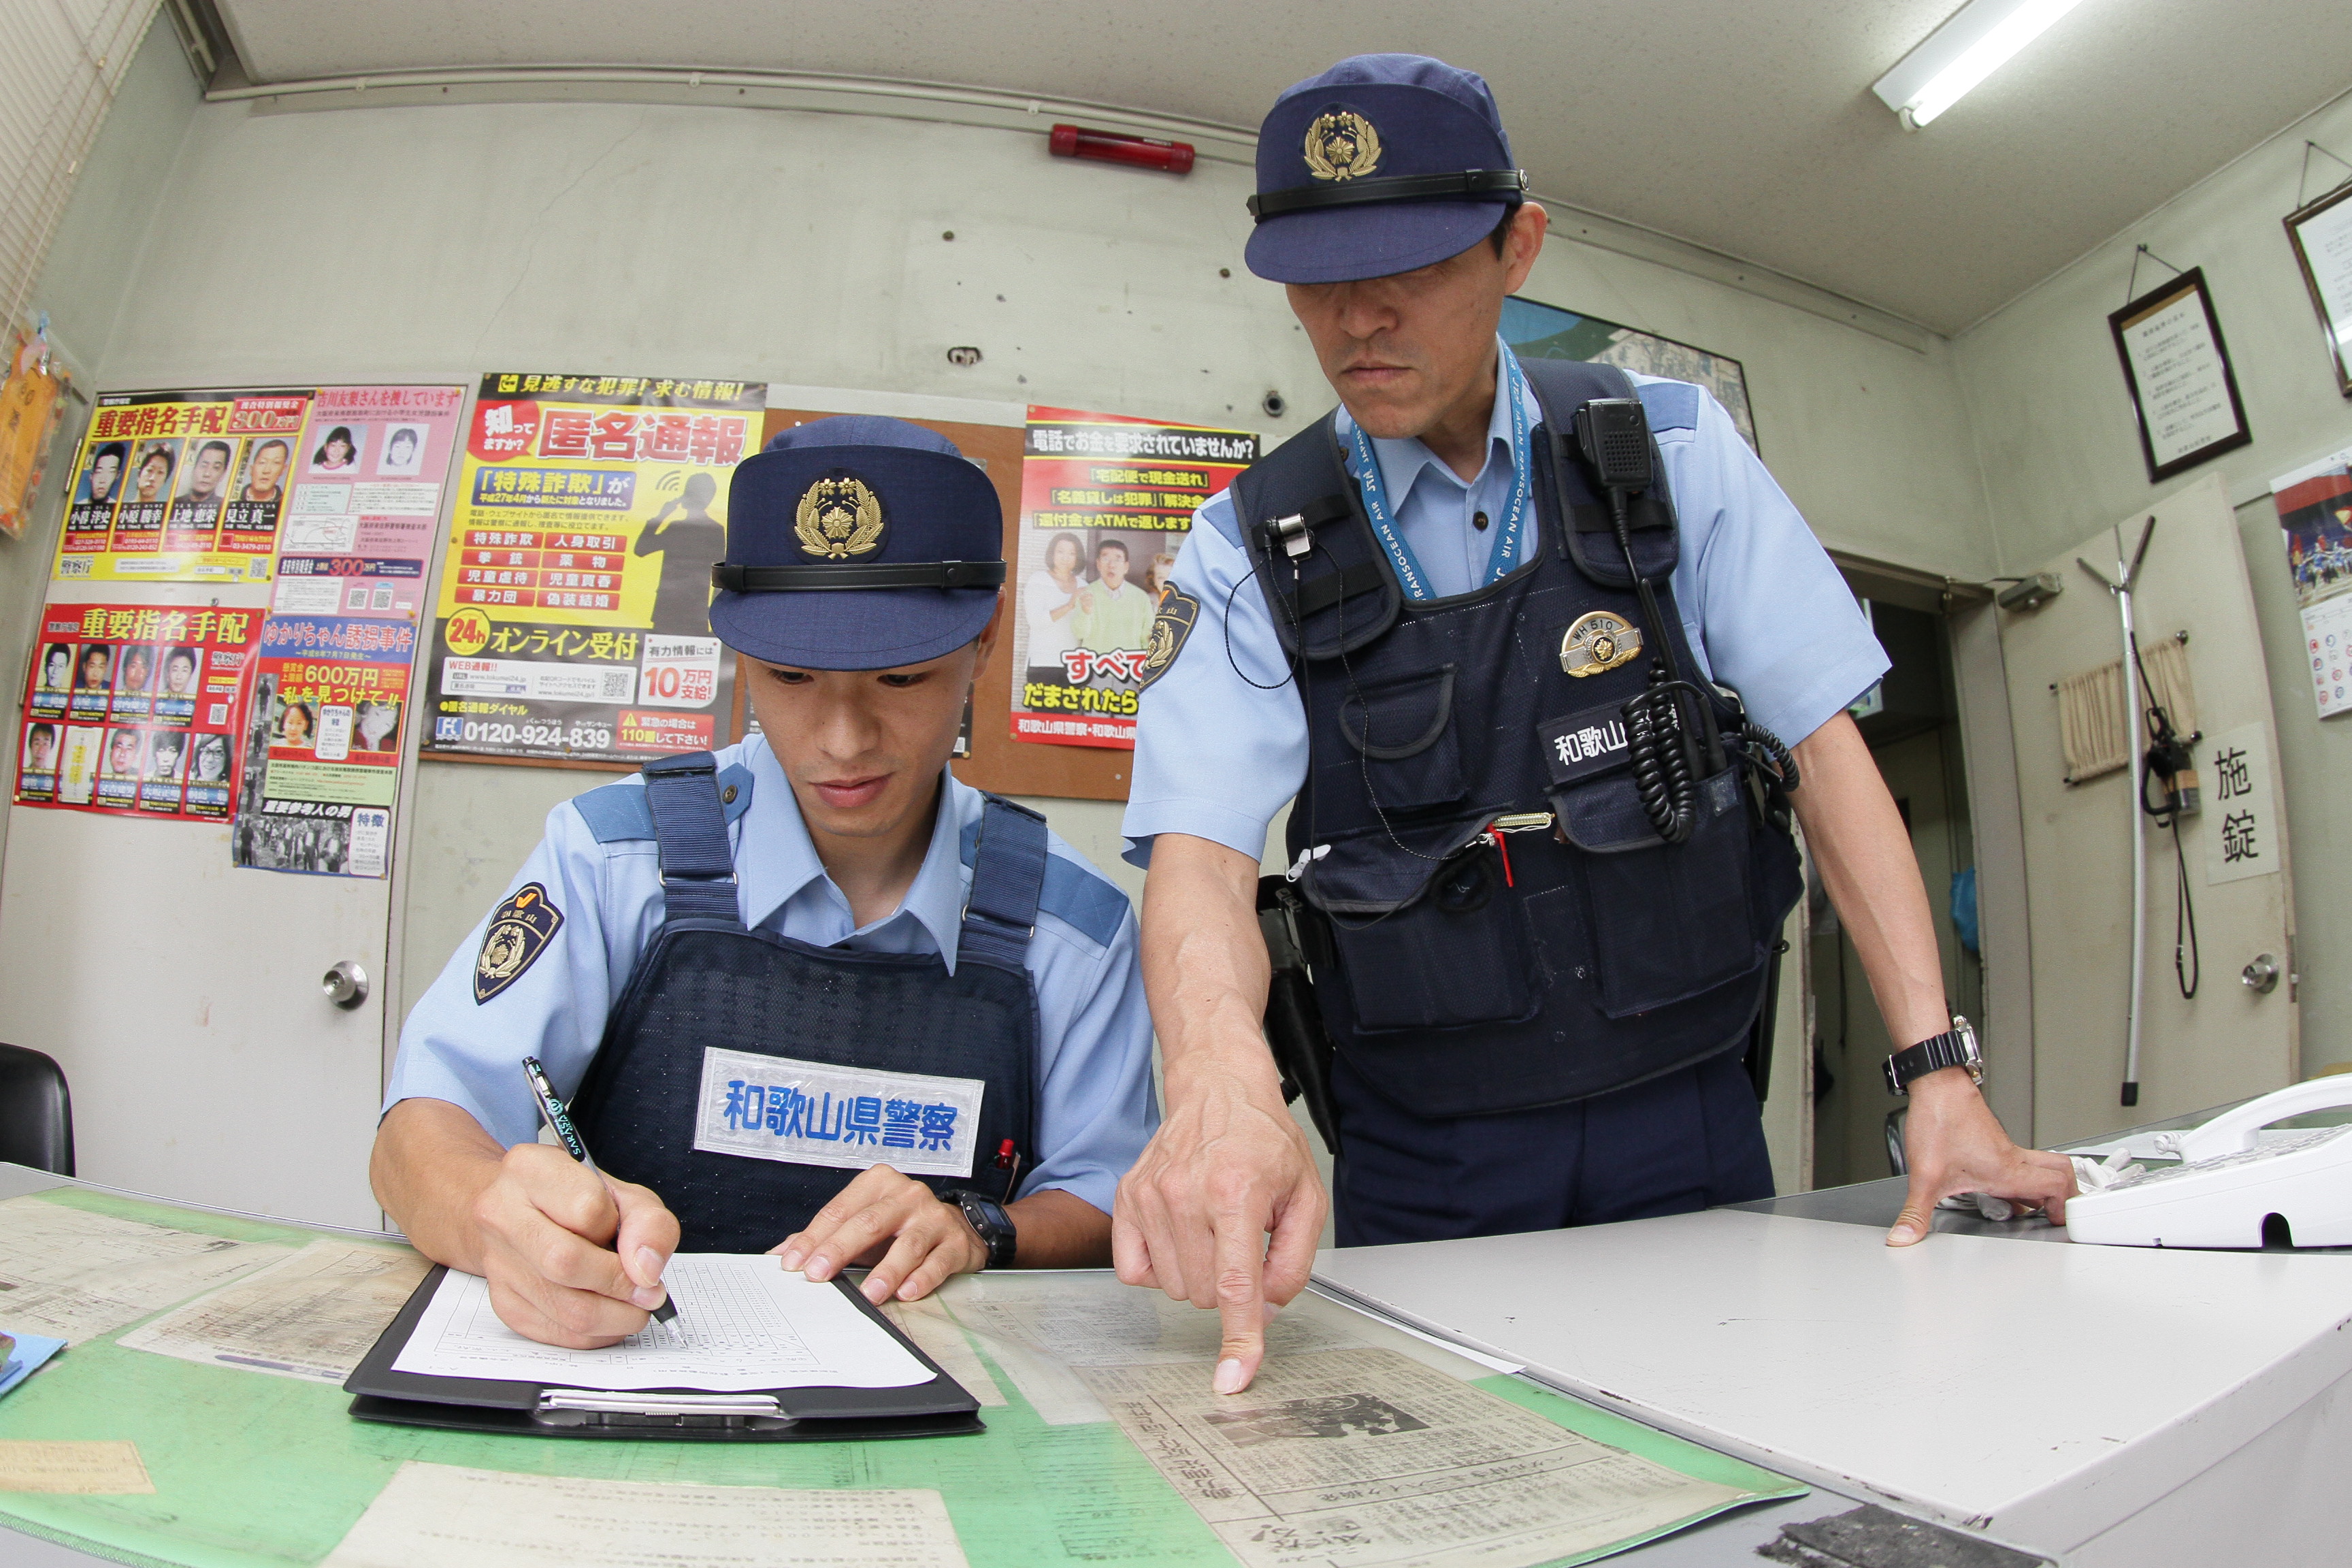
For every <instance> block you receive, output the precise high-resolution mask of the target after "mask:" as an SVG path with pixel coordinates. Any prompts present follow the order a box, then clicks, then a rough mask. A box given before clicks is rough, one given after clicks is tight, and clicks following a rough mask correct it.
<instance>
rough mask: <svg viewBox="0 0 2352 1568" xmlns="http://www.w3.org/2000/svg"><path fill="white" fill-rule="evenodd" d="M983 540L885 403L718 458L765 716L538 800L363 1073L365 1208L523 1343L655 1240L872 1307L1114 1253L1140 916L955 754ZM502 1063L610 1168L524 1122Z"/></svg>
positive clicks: (917, 435) (1151, 1118) (741, 641)
mask: <svg viewBox="0 0 2352 1568" xmlns="http://www.w3.org/2000/svg"><path fill="white" fill-rule="evenodd" d="M727 536H728V537H727V555H726V559H725V560H724V561H722V562H721V563H719V565H718V566H717V567H716V568H714V569H713V571H712V578H713V580H714V582H715V584H716V585H717V587H718V589H719V592H718V594H717V595H716V597H715V598H714V599H713V600H712V602H711V605H710V623H711V626H712V628H713V629H714V630H715V631H716V632H717V633H718V635H719V637H720V638H721V639H723V640H724V641H725V642H726V644H727V645H728V646H729V647H731V648H733V649H734V650H735V653H736V655H737V656H738V658H739V660H740V668H741V669H742V671H743V677H742V679H745V680H746V681H748V682H749V688H750V700H751V711H752V712H753V713H754V714H755V715H756V716H757V717H758V720H759V722H760V727H761V734H759V735H755V736H753V737H751V738H750V739H748V740H745V741H743V742H739V743H738V744H735V745H733V746H730V747H727V748H725V749H723V750H720V751H718V752H696V753H693V754H690V755H683V756H676V757H665V758H661V759H658V760H656V762H653V763H648V764H647V765H646V768H645V770H644V772H643V773H642V774H641V775H640V776H637V777H634V778H630V779H628V780H626V781H625V782H623V783H619V784H608V785H605V786H604V787H603V788H600V789H594V790H591V791H589V792H588V793H586V794H585V795H581V796H579V797H578V798H576V799H574V800H572V801H570V802H567V803H566V804H564V805H559V806H558V807H556V808H555V810H554V811H553V812H551V814H550V815H549V817H548V822H547V835H546V837H545V838H544V839H543V840H542V841H541V844H540V846H539V847H538V848H537V849H536V850H534V851H533V852H532V854H531V856H530V859H529V860H528V861H527V862H526V863H525V864H524V866H523V868H522V869H521V871H520V872H519V873H518V874H517V876H516V878H515V879H514V882H513V883H512V885H511V886H510V887H509V890H508V894H507V897H506V900H505V901H504V902H502V903H500V904H499V907H498V908H497V909H496V910H493V911H491V913H490V915H489V917H488V919H487V920H486V921H484V922H483V924H482V926H481V928H480V929H479V930H478V931H477V932H476V933H475V935H474V937H473V939H472V940H471V941H470V942H468V943H467V945H466V946H465V947H463V948H461V949H460V950H459V952H457V955H456V956H455V957H454V958H453V959H452V960H451V961H450V963H449V966H448V967H447V968H446V970H445V971H444V972H443V973H442V974H441V976H440V978H439V979H438V980H437V981H436V982H435V984H434V985H433V988H432V990H431V991H430V992H429V993H428V994H427V995H426V996H425V999H424V1000H423V1001H422V1002H421V1003H419V1004H418V1005H417V1007H416V1009H415V1012H414V1013H412V1014H411V1015H410V1016H409V1018H408V1021H407V1024H406V1026H405V1028H404V1031H403V1033H402V1037H401V1043H400V1053H399V1057H398V1058H397V1060H396V1061H395V1063H394V1068H393V1074H392V1082H391V1085H390V1088H389V1089H388V1091H387V1094H386V1097H385V1113H384V1116H383V1121H382V1123H381V1125H380V1128H379V1130H378V1133H377V1137H376V1144H375V1152H374V1156H373V1163H372V1166H371V1175H372V1177H373V1184H374V1187H375V1192H376V1195H377V1197H378V1198H379V1200H380V1201H381V1202H382V1203H383V1206H384V1208H385V1210H386V1211H387V1212H388V1213H389V1214H390V1215H392V1216H393V1218H394V1220H395V1221H397V1222H398V1223H399V1225H400V1226H401V1228H402V1229H403V1230H404V1231H405V1232H406V1233H407V1235H408V1237H409V1239H410V1240H411V1241H412V1242H414V1243H415V1246H416V1247H418V1249H419V1250H421V1251H423V1252H424V1253H425V1255H426V1256H428V1257H430V1258H434V1259H436V1260H437V1261H439V1262H442V1263H446V1264H448V1265H449V1266H451V1267H452V1268H460V1269H464V1270H467V1271H469V1272H472V1273H475V1274H479V1275H483V1276H485V1277H487V1278H488V1280H489V1283H490V1299H491V1301H492V1303H493V1305H494V1306H495V1307H496V1309H497V1310H498V1313H499V1317H500V1318H501V1319H503V1320H504V1321H506V1322H507V1323H508V1325H509V1326H510V1327H512V1328H514V1329H515V1330H517V1331H519V1332H521V1333H523V1334H526V1335H529V1336H530V1337H531V1338H533V1339H536V1340H541V1341H544V1342H550V1343H555V1344H564V1345H575V1346H587V1345H598V1344H606V1343H611V1342H614V1341H616V1340H619V1339H621V1338H623V1337H624V1336H625V1335H628V1334H630V1333H634V1332H635V1331H638V1330H639V1329H641V1328H643V1327H644V1326H645V1323H646V1315H647V1311H648V1310H649V1309H652V1308H655V1307H658V1306H660V1305H661V1304H662V1302H663V1300H664V1299H665V1297H664V1292H663V1289H662V1285H661V1279H662V1271H663V1269H664V1268H665V1267H666V1266H667V1261H668V1258H669V1256H670V1254H671V1252H672V1251H673V1250H676V1249H678V1248H680V1247H684V1248H686V1249H688V1250H692V1251H700V1252H758V1251H761V1250H769V1251H774V1252H778V1253H781V1254H782V1266H783V1267H784V1268H797V1269H801V1270H802V1271H803V1272H804V1273H805V1274H806V1275H807V1277H808V1278H810V1279H831V1278H833V1277H834V1276H835V1275H837V1274H838V1273H839V1272H840V1271H841V1270H842V1269H844V1268H848V1267H851V1266H853V1265H858V1264H865V1265H869V1266H870V1267H871V1269H872V1272H871V1273H869V1274H868V1275H867V1277H866V1281H865V1285H864V1289H865V1292H866V1296H867V1298H868V1299H870V1300H875V1301H877V1302H879V1301H882V1300H887V1299H889V1298H891V1297H893V1296H896V1297H897V1298H898V1299H900V1300H912V1299H914V1298H916V1297H919V1296H921V1295H923V1294H925V1293H927V1292H928V1291H929V1290H931V1289H935V1288H937V1287H938V1286H939V1285H940V1282H941V1281H942V1280H944V1279H947V1278H948V1277H949V1276H950V1275H952V1274H954V1273H957V1272H960V1271H963V1270H969V1269H975V1268H982V1267H997V1266H1002V1265H1005V1264H1008V1263H1013V1262H1015V1261H1017V1262H1019V1263H1021V1264H1024V1265H1028V1266H1045V1267H1069V1266H1076V1265H1096V1266H1099V1265H1100V1264H1102V1263H1104V1262H1106V1261H1108V1256H1109V1239H1110V1218H1109V1209H1110V1206H1111V1195H1112V1190H1113V1187H1114V1184H1116V1182H1117V1180H1118V1175H1119V1173H1121V1172H1123V1171H1125V1170H1126V1169H1127V1167H1128V1166H1129V1164H1130V1163H1132V1162H1133V1160H1134V1158H1135V1156H1136V1154H1137V1152H1139V1150H1140V1149H1141V1148H1142V1146H1143V1144H1144V1142H1145V1141H1146V1140H1147V1139H1148V1138H1149V1137H1150V1132H1151V1130H1152V1128H1153V1126H1154V1125H1155V1123H1156V1121H1157V1111H1156V1110H1155V1107H1154V1102H1153V1098H1152V1089H1151V1064H1150V1019H1149V1016H1148V1014H1147V1010H1146V1006H1145V1002H1144V994H1143V989H1142V984H1141V976H1140V973H1139V968H1138V963H1137V941H1138V937H1137V930H1136V922H1135V917H1134V914H1133V911H1132V910H1130V909H1129V905H1128V901H1127V899H1126V898H1125V896H1124V895H1123V894H1121V893H1120V892H1119V891H1118V889H1116V888H1114V887H1113V886H1112V885H1111V884H1110V883H1109V882H1108V881H1107V880H1105V879H1103V877H1102V876H1101V874H1100V873H1099V872H1097V871H1096V870H1094V868H1092V867H1090V866H1088V865H1087V862H1086V861H1085V860H1083V859H1082V858H1079V857H1078V856H1077V855H1076V853H1075V852H1074V851H1072V850H1071V849H1070V848H1069V847H1067V846H1066V845H1065V844H1063V843H1062V842H1061V841H1060V840H1059V839H1057V838H1055V837H1053V836H1051V835H1050V834H1048V833H1047V832H1046V830H1045V823H1044V820H1043V819H1042V818H1040V817H1039V816H1036V815H1035V814H1034V813H1032V812H1029V811H1027V810H1024V808H1022V807H1020V806H1017V805H1013V804H1011V803H1010V802H1006V801H1003V800H999V799H996V798H995V797H992V796H986V795H982V794H981V793H980V792H978V791H976V790H974V789H972V788H971V787H969V786H968V785H965V784H961V783H959V782H958V781H957V780H956V779H955V778H954V777H953V776H952V775H951V774H950V773H949V772H948V768H947V763H948V758H949V756H950V752H952V750H953V748H954V744H955V740H956V734H957V731H958V728H959V724H960V721H961V714H962V710H963V706H964V700H965V695H966V693H967V692H968V691H969V690H970V689H971V683H972V678H973V675H974V672H975V671H976V670H977V669H978V668H980V666H981V665H982V662H983V661H984V660H985V659H986V658H987V656H988V652H989V649H990V648H991V647H992V646H993V644H994V640H995V637H996V634H997V627H998V624H999V621H1000V619H1001V611H1002V605H1003V595H1002V592H1001V590H1000V588H999V584H1002V583H1003V579H1004V565H1003V512H1002V509H1001V508H1000V506H999V505H998V502H997V498H996V492H995V489H993V487H992V486H991V484H990V483H989V481H988V479H987V478H986V477H985V476H984V475H983V474H982V472H981V471H980V469H979V468H976V467H975V466H974V465H972V464H971V462H969V461H968V460H966V459H965V458H963V457H962V456H961V454H959V453H958V452H957V451H956V449H955V447H953V446H952V445H950V443H949V442H947V441H946V440H944V439H943V438H941V437H937V436H934V435H932V434H930V433H929V432H927V431H924V430H922V429H919V428H918V427H917V426H911V425H907V424H903V423H901V422H899V421H898V420H893V419H875V418H837V419H825V420H818V421H815V422H814V423H812V424H808V425H803V426H799V427H797V428H795V429H793V430H792V431H790V432H788V433H787V434H785V435H783V436H780V437H777V438H776V440H775V441H773V442H772V443H771V444H770V447H769V449H768V450H767V451H765V452H763V453H761V454H759V455H757V456H755V457H753V458H750V459H748V460H747V461H745V462H744V463H742V464H741V465H740V467H739V468H737V469H736V472H735V476H734V480H733V486H732V489H731V491H730V499H729V521H728V528H727ZM527 1055H528V1056H535V1057H537V1058H540V1060H541V1061H542V1062H543V1063H544V1064H545V1065H546V1068H547V1072H548V1075H549V1077H550V1079H551V1080H552V1082H553V1084H554V1086H555V1088H556V1089H557V1090H558V1091H559V1092H560V1093H562V1094H563V1095H565V1096H566V1097H567V1098H569V1099H570V1100H571V1101H572V1119H573V1121H575V1123H576V1124H577V1126H578V1130H579V1132H580V1135H581V1137H582V1138H583V1140H584V1141H585V1142H586V1144H587V1146H588V1147H589V1148H591V1149H593V1151H594V1152H595V1157H596V1160H597V1162H598V1163H599V1164H600V1165H601V1166H602V1167H603V1171H604V1175H602V1176H600V1175H599V1174H598V1173H596V1172H595V1171H594V1170H593V1169H591V1168H590V1167H587V1166H584V1165H581V1164H575V1163H573V1162H572V1159H571V1158H570V1156H568V1155H567V1154H566V1153H565V1152H563V1151H562V1149H559V1148H556V1147H553V1146H551V1145H542V1144H541V1143H539V1142H535V1141H534V1139H535V1137H536V1133H537V1128H538V1120H537V1115H536V1108H535V1102H534V1100H533V1099H532V1096H531V1093H530V1086H529V1084H528V1082H527V1081H526V1079H525V1078H524V1076H523V1074H522V1072H521V1070H520V1058H523V1057H524V1056H527ZM1016 1193H1017V1194H1018V1196H1017V1197H1016V1196H1015V1195H1014V1194H1016ZM1004 1200H1010V1201H1004ZM683 1305H684V1306H685V1308H686V1310H687V1312H688V1315H689V1316H690V1315H691V1312H692V1310H693V1303H692V1302H691V1301H690V1300H689V1301H687V1302H685V1303H683Z"/></svg>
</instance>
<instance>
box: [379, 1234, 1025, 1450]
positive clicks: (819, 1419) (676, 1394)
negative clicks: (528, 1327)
mask: <svg viewBox="0 0 2352 1568" xmlns="http://www.w3.org/2000/svg"><path fill="white" fill-rule="evenodd" d="M448 1272H449V1270H448V1268H446V1266H439V1265H436V1267H435V1268H434V1269H433V1270H432V1272H430V1273H428V1274H426V1275H425V1279H424V1281H423V1283H421V1284H419V1285H418V1286H417V1287H416V1289H415V1292H414V1293H413V1294H412V1295H410V1297H409V1298H408V1304H407V1305H406V1306H404V1307H403V1308H401V1310H400V1315H399V1316H398V1317H396V1318H394V1319H393V1321H392V1324H391V1326H390V1327H388V1328H386V1329H385V1330H384V1331H383V1334H382V1335H381V1336H379V1337H378V1338H377V1340H376V1342H375V1345H374V1347H373V1349H371V1350H370V1351H369V1352H368V1353H367V1357H366V1359H365V1360H363V1361H362V1362H361V1363H360V1364H359V1367H358V1370H356V1371H354V1372H353V1373H352V1375H351V1376H350V1377H349V1378H347V1379H345V1380H344V1382H343V1392H345V1393H346V1394H351V1395H352V1415H353V1416H355V1417H357V1418H358V1419H359V1420H362V1421H383V1422H390V1423H393V1424H395V1425H398V1426H439V1427H446V1428H448V1429H450V1430H453V1431H459V1432H511V1433H526V1434H530V1435H532V1436H541V1437H654V1438H667V1439H671V1440H683V1441H687V1442H722V1443H724V1442H754V1443H812V1442H814V1443H840V1442H851V1441H866V1440H868V1439H873V1438H881V1437H941V1436H958V1435H961V1434H965V1433H971V1432H982V1431H985V1430H987V1427H986V1426H984V1425H983V1424H982V1421H981V1419H980V1401H978V1400H977V1399H974V1398H973V1397H972V1396H971V1394H970V1393H969V1392H967V1391H966V1390H965V1388H964V1386H963V1384H960V1383H958V1382H957V1381H956V1380H955V1379H954V1378H952V1377H950V1376H949V1375H948V1374H947V1373H946V1372H944V1371H943V1370H941V1369H940V1363H937V1362H935V1361H933V1360H932V1359H931V1358H930V1357H929V1356H928V1355H925V1354H924V1353H923V1352H922V1349H921V1347H920V1346H919V1345H917V1344H916V1343H915V1342H913V1341H912V1340H909V1339H908V1337H907V1336H906V1335H905V1334H903V1333H901V1332H900V1331H899V1330H898V1324H896V1323H894V1322H892V1321H890V1320H889V1319H888V1318H887V1317H885V1316H883V1314H882V1312H881V1310H879V1309H878V1308H877V1307H876V1306H875V1305H874V1304H873V1303H872V1302H870V1301H868V1300H866V1298H865V1297H864V1296H863V1295H861V1294H860V1293H859V1292H858V1291H857V1290H856V1289H853V1288H852V1287H851V1286H850V1283H849V1281H848V1280H847V1279H842V1278H836V1279H835V1280H834V1281H833V1284H834V1288H835V1289H837V1290H839V1291H840V1292H841V1293H842V1294H843V1295H845V1296H846V1297H848V1298H849V1300H852V1301H854V1302H856V1305H857V1310H859V1311H861V1312H863V1313H864V1314H865V1315H866V1317H868V1318H870V1319H872V1320H873V1321H875V1322H876V1323H877V1324H878V1325H880V1327H881V1328H882V1330H883V1331H885V1332H886V1333H887V1334H888V1335H889V1336H890V1337H891V1338H892V1339H894V1340H896V1341H898V1343H899V1344H901V1345H903V1346H905V1347H906V1349H907V1351H908V1352H909V1353H910V1354H912V1355H913V1356H914V1358H915V1359H916V1360H917V1361H919V1362H920V1363H923V1365H924V1366H926V1367H928V1368H929V1369H930V1372H931V1380H930V1381H929V1383H918V1384H910V1385H908V1387H905V1388H777V1389H767V1390H760V1391H754V1392H752V1393H749V1394H709V1393H708V1392H705V1391H703V1390H700V1389H684V1388H674V1389H657V1388H649V1389H630V1390H623V1391H615V1392H613V1393H609V1394H602V1393H599V1394H593V1395H592V1397H590V1398H587V1399H579V1398H572V1397H570V1395H571V1394H578V1393H583V1392H587V1391H569V1390H562V1389H558V1388H556V1387H555V1386H553V1385H550V1384H537V1383H509V1382H504V1381H498V1380H492V1379H488V1378H468V1377H428V1376H425V1374H423V1373H413V1372H395V1371H394V1370H393V1365H392V1363H393V1361H394V1358H395V1357H397V1356H398V1355H399V1354H400V1352H401V1351H402V1349H403V1348H404V1347H405V1346H406V1345H407V1343H408V1337H409V1335H411V1334H412V1333H414V1332H415V1331H416V1324H417V1320H419V1319H420V1318H422V1317H423V1316H424V1315H425V1306H426V1305H427V1304H428V1303H429V1302H431V1300H433V1295H434V1292H435V1291H436V1290H438V1289H440V1288H441V1279H442V1276H444V1275H446V1274H447V1273H448ZM761 1401H767V1402H770V1403H771V1404H772V1409H767V1410H761V1409H756V1408H751V1407H752V1406H756V1405H758V1404H759V1403H760V1402H761ZM589 1406H593V1407H589Z"/></svg>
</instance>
